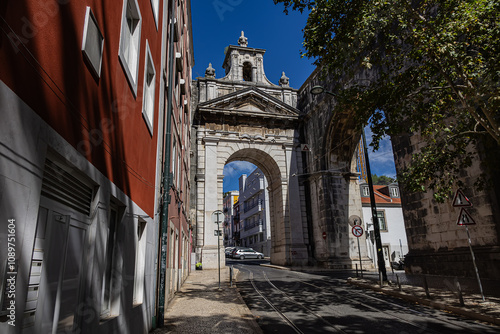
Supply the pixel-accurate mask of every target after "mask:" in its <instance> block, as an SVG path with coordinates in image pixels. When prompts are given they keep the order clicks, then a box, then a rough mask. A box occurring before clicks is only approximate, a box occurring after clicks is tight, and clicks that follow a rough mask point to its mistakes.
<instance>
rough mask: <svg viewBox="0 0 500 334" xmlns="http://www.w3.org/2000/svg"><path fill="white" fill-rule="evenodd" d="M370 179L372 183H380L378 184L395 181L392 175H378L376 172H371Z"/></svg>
mask: <svg viewBox="0 0 500 334" xmlns="http://www.w3.org/2000/svg"><path fill="white" fill-rule="evenodd" d="M372 181H373V184H376V185H380V186H382V185H388V184H391V183H394V182H396V180H395V179H393V178H392V177H389V176H386V175H380V176H378V175H377V174H372Z"/></svg>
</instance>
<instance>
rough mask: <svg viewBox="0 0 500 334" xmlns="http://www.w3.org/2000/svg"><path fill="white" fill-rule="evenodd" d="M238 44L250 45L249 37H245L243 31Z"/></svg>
mask: <svg viewBox="0 0 500 334" xmlns="http://www.w3.org/2000/svg"><path fill="white" fill-rule="evenodd" d="M238 45H239V46H248V38H246V37H245V34H244V33H243V31H242V32H241V36H240V38H239V39H238Z"/></svg>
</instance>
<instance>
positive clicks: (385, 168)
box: [365, 126, 396, 177]
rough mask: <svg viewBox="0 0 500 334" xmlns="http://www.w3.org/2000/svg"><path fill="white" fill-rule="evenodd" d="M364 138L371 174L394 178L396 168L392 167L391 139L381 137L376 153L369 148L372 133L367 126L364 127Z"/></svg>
mask: <svg viewBox="0 0 500 334" xmlns="http://www.w3.org/2000/svg"><path fill="white" fill-rule="evenodd" d="M365 136H366V142H367V146H368V155H369V159H370V169H371V172H372V174H377V175H379V176H380V175H386V176H390V177H395V176H396V168H395V165H394V155H393V151H392V144H391V139H390V138H389V137H388V136H385V137H383V138H382V139H381V140H380V145H379V149H378V150H377V151H373V148H372V147H371V146H369V145H370V143H371V142H372V131H371V129H370V128H369V127H368V126H367V127H365Z"/></svg>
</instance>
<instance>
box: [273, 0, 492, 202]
mask: <svg viewBox="0 0 500 334" xmlns="http://www.w3.org/2000/svg"><path fill="white" fill-rule="evenodd" d="M274 2H275V3H276V4H277V3H283V5H284V6H285V12H287V11H288V10H289V9H293V10H299V11H304V10H309V11H310V14H309V18H308V21H307V25H306V27H305V28H304V30H303V31H304V48H305V52H304V54H303V55H304V56H306V57H311V58H315V59H316V61H315V64H316V65H319V66H322V68H323V69H324V73H327V76H328V78H329V80H332V81H333V82H335V83H336V85H335V90H336V91H335V93H336V94H337V95H338V96H339V97H338V104H337V108H352V109H353V110H354V111H355V113H356V116H357V117H358V118H359V120H360V124H364V123H365V122H366V121H367V119H368V118H369V117H372V131H373V133H374V141H373V143H372V145H373V146H374V147H375V148H378V143H379V140H380V139H381V138H382V137H383V136H385V135H390V136H394V135H399V134H401V133H410V134H411V133H417V134H418V133H419V134H420V136H421V140H422V141H423V142H425V146H423V147H422V148H421V150H420V152H419V153H417V154H414V155H413V157H412V163H411V164H410V165H409V166H407V168H406V170H405V171H404V173H403V174H402V175H400V176H399V180H400V181H401V182H402V183H403V184H404V186H405V187H406V188H407V189H408V190H410V191H417V190H422V191H424V190H426V189H427V188H430V189H432V190H433V191H434V196H435V198H436V199H437V200H438V201H443V200H444V198H446V197H447V196H448V194H449V193H450V190H451V187H452V186H453V184H454V183H455V182H457V179H458V177H459V176H460V172H461V170H463V169H464V168H466V167H468V166H470V165H471V164H472V161H473V153H472V152H471V149H470V147H471V146H470V144H471V143H475V142H476V140H477V139H479V138H486V139H488V140H491V139H493V141H494V142H495V143H496V144H495V145H497V146H498V145H499V143H500V111H499V107H500V27H499V22H500V2H499V1H498V0H440V1H437V0H380V1H366V0H351V1H340V0H330V1H329V0H302V1H301V0H274Z"/></svg>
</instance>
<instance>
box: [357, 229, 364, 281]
mask: <svg viewBox="0 0 500 334" xmlns="http://www.w3.org/2000/svg"><path fill="white" fill-rule="evenodd" d="M357 239H358V254H359V268H360V269H361V278H363V263H362V262H361V248H359V238H357Z"/></svg>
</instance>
